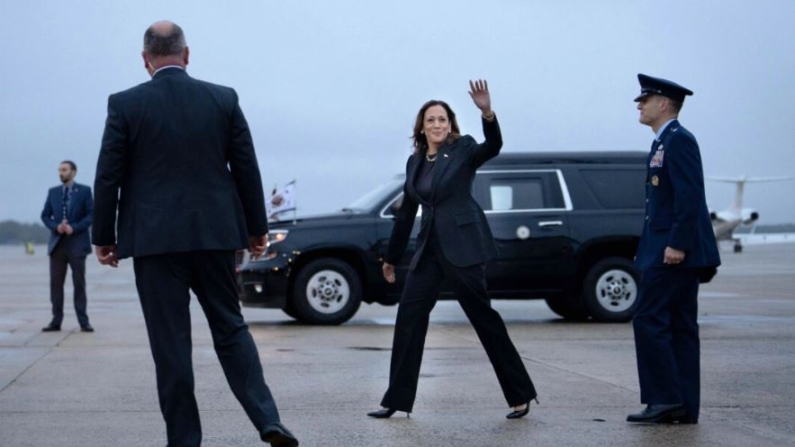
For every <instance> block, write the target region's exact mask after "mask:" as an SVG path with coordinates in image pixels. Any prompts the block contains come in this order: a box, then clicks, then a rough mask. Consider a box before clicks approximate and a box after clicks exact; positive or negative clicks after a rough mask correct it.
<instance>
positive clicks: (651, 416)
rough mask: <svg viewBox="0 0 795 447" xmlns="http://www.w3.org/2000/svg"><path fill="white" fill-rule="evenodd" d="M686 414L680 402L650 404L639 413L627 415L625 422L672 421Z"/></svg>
mask: <svg viewBox="0 0 795 447" xmlns="http://www.w3.org/2000/svg"><path fill="white" fill-rule="evenodd" d="M685 416H687V410H685V407H684V405H682V404H670V405H668V404H650V405H647V406H646V408H644V409H643V411H641V412H640V413H635V414H630V415H629V416H627V422H674V421H678V420H679V419H682V418H684V417H685Z"/></svg>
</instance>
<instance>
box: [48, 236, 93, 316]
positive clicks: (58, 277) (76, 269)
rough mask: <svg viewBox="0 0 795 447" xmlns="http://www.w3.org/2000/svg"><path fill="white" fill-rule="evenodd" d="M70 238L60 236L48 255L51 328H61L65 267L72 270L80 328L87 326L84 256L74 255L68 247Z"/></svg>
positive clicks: (76, 311)
mask: <svg viewBox="0 0 795 447" xmlns="http://www.w3.org/2000/svg"><path fill="white" fill-rule="evenodd" d="M69 237H70V236H61V240H60V241H59V242H58V244H57V245H56V246H55V248H54V249H53V251H52V253H51V254H50V302H51V303H52V322H51V323H50V324H51V325H53V326H58V327H60V326H61V323H62V322H63V302H64V291H63V286H64V282H65V281H66V269H67V267H69V268H71V269H72V285H73V286H74V301H75V313H76V314H77V322H78V323H80V326H81V327H85V326H88V324H89V323H88V313H87V312H86V308H87V307H88V298H87V297H86V255H85V254H80V255H75V254H73V253H72V249H71V247H70V246H69V245H70V244H69V243H70V242H71V241H70V240H69Z"/></svg>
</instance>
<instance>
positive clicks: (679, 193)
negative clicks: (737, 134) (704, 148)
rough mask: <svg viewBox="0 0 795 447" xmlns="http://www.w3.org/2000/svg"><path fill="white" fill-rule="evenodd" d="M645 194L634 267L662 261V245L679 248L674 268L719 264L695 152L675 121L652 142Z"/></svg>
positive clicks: (689, 136) (698, 155) (695, 145)
mask: <svg viewBox="0 0 795 447" xmlns="http://www.w3.org/2000/svg"><path fill="white" fill-rule="evenodd" d="M646 198H647V201H646V222H645V224H644V227H643V234H642V236H641V240H640V245H639V246H638V253H637V257H636V259H635V265H636V267H637V268H638V269H640V270H646V269H649V268H652V267H659V266H663V265H665V264H664V263H663V259H664V253H665V247H671V248H675V249H677V250H682V251H684V252H685V260H684V262H683V263H682V264H679V267H715V266H718V265H720V255H719V254H718V245H717V242H716V241H715V233H714V232H713V230H712V223H711V221H710V218H709V210H708V209H707V201H706V197H705V193H704V172H703V168H702V165H701V153H700V152H699V149H698V143H696V139H695V137H694V136H693V134H691V133H690V132H688V131H687V129H685V128H684V127H682V125H680V124H679V121H676V120H674V121H672V122H671V123H670V124H669V125H668V127H667V128H666V129H665V131H664V132H663V134H662V135H661V136H660V140H659V141H658V142H655V143H654V144H653V146H652V149H651V152H650V153H649V157H648V173H647V176H646Z"/></svg>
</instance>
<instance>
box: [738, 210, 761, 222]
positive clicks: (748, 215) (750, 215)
mask: <svg viewBox="0 0 795 447" xmlns="http://www.w3.org/2000/svg"><path fill="white" fill-rule="evenodd" d="M740 219H741V220H742V222H743V225H751V224H752V223H754V222H756V221H757V219H759V213H758V212H757V211H756V210H754V209H751V208H743V209H742V211H741V212H740Z"/></svg>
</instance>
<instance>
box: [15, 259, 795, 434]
mask: <svg viewBox="0 0 795 447" xmlns="http://www.w3.org/2000/svg"><path fill="white" fill-rule="evenodd" d="M721 255H722V257H723V261H724V266H723V267H721V268H720V270H719V273H718V276H717V277H716V278H715V280H714V281H713V282H712V283H710V284H707V285H705V286H703V287H702V289H701V293H700V296H699V303H700V309H699V323H700V327H701V340H702V345H701V348H702V353H701V358H702V391H701V393H702V409H701V416H700V421H699V424H698V425H645V424H643V425H635V424H629V423H627V422H626V421H625V418H626V415H627V414H628V413H633V412H636V411H638V410H640V409H641V408H642V406H641V404H640V402H639V390H638V379H637V370H636V366H635V351H634V343H633V336H632V326H631V324H599V323H588V322H585V323H582V322H581V323H572V322H565V321H563V320H561V319H559V318H557V317H556V316H555V314H553V313H552V312H551V311H550V310H549V309H548V308H547V307H546V305H545V304H544V302H543V301H504V300H495V301H493V305H494V307H495V308H496V309H498V310H499V312H500V313H501V314H502V315H503V318H504V319H505V320H506V323H507V325H508V330H509V332H510V334H511V337H512V339H513V341H514V343H515V344H516V346H517V348H518V350H519V352H520V354H521V355H522V358H523V359H524V361H525V364H526V365H527V368H528V371H529V372H530V375H531V377H532V378H533V381H534V382H535V384H536V387H537V389H538V392H539V397H538V399H539V401H540V405H536V404H535V402H533V404H532V406H531V408H532V409H531V412H530V414H529V415H528V416H527V417H525V418H524V419H520V420H513V421H511V420H507V419H505V414H507V413H508V412H509V408H508V406H507V404H506V403H505V401H504V399H503V397H502V393H501V391H500V388H499V386H498V383H497V379H496V377H495V375H494V372H493V370H492V369H491V366H490V364H489V362H488V359H487V358H486V354H485V352H484V351H483V349H482V347H481V346H480V343H479V342H478V340H477V337H476V335H475V333H474V331H473V329H472V327H471V326H470V325H469V323H468V321H467V320H466V317H465V316H464V314H463V312H462V311H461V310H460V308H459V307H458V304H457V303H456V302H453V301H443V302H439V304H437V307H436V309H435V310H434V312H433V313H432V322H431V327H430V330H429V333H428V340H427V344H426V350H425V356H424V360H423V366H422V376H421V378H420V384H419V391H418V397H417V401H416V405H415V408H414V412H413V413H412V414H411V418H407V417H406V416H405V414H404V413H398V414H396V415H394V416H393V417H392V418H391V419H388V420H376V419H371V418H368V417H367V416H366V415H365V414H366V413H367V412H368V411H372V410H375V409H377V408H379V405H378V403H379V401H380V399H381V396H382V394H383V392H384V391H385V390H386V386H387V381H388V375H389V356H390V348H391V342H392V331H393V323H394V318H395V313H396V308H395V307H386V306H380V305H363V306H362V308H361V309H360V310H359V312H358V314H357V315H356V316H355V317H354V318H353V319H352V320H351V321H350V322H348V323H346V324H344V325H342V326H338V327H313V326H305V325H301V324H297V323H296V322H294V321H293V320H291V319H290V318H289V317H288V316H286V315H285V314H284V313H282V312H281V311H278V310H265V309H244V315H245V317H246V320H247V321H248V323H249V325H250V329H251V332H252V335H253V336H254V339H255V341H256V343H257V345H258V347H259V353H260V357H261V360H262V364H263V367H264V370H265V377H266V380H267V383H268V385H269V386H270V387H271V389H272V391H273V393H274V395H275V397H276V399H277V403H278V405H279V410H280V412H281V417H282V421H283V422H284V423H285V425H287V426H288V427H289V428H290V429H291V430H292V431H293V432H294V433H295V435H296V436H297V437H298V438H299V439H300V441H301V446H305V447H310V446H323V447H336V446H345V447H357V446H368V447H370V446H385V447H386V446H390V447H391V446H395V447H402V446H412V447H413V446H429V447H431V446H589V447H591V446H612V447H621V446H652V445H653V446H689V445H693V446H720V447H731V446H744V447H745V446H754V447H765V446H792V445H795V417H793V413H795V290H794V289H795V287H793V286H795V244H777V245H754V246H747V247H745V251H744V252H743V253H741V254H734V253H731V245H725V246H723V247H722V251H721ZM87 283H88V313H89V317H90V318H91V324H92V325H93V326H94V327H95V328H96V332H94V333H82V332H80V330H79V326H78V324H77V320H76V318H75V315H74V309H73V308H72V303H71V298H70V297H71V280H70V279H69V280H67V300H66V301H67V306H66V309H65V311H66V316H65V319H64V324H63V330H62V331H61V332H56V333H43V332H41V328H42V327H43V326H45V325H46V324H47V323H48V322H49V319H50V304H49V275H48V259H47V256H46V249H45V247H43V246H36V247H35V254H34V255H25V253H24V247H23V246H13V247H12V246H3V247H0V446H2V447H28V446H31V447H49V446H67V447H71V446H74V447H77V446H80V447H109V446H114V447H126V446H130V447H132V446H134V447H141V446H164V445H166V439H165V425H164V423H163V420H162V417H161V414H160V410H159V406H158V402H157V393H156V389H155V376H154V365H153V362H152V357H151V354H150V351H149V346H148V341H147V337H146V331H145V328H144V321H143V317H142V314H141V309H140V305H139V303H138V299H137V295H136V291H135V283H134V278H133V272H132V262H131V261H130V260H123V261H122V263H121V265H120V266H119V268H118V269H111V268H108V267H104V266H101V265H99V263H97V261H96V258H95V257H93V256H91V257H89V259H88V269H87ZM191 310H192V318H193V320H194V321H193V331H194V334H193V340H194V351H193V358H194V369H195V374H196V396H197V400H198V402H199V407H200V410H201V417H202V424H203V431H204V441H203V444H202V445H203V446H205V447H229V446H257V445H264V444H262V442H261V441H260V440H259V437H258V435H257V433H256V431H255V430H254V428H253V426H252V425H251V423H250V422H249V421H248V419H247V418H246V416H245V413H244V412H243V410H242V408H241V407H240V406H239V405H238V403H237V401H236V400H235V399H234V397H233V396H232V393H231V392H230V391H229V389H228V387H227V384H226V380H225V379H224V376H223V372H222V370H221V368H220V365H219V363H218V360H217V358H216V356H215V353H214V351H213V348H212V342H211V339H210V335H209V331H208V329H207V324H206V321H205V319H204V315H203V314H202V312H201V308H200V307H199V306H198V304H196V303H195V300H194V303H193V305H192V308H191Z"/></svg>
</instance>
